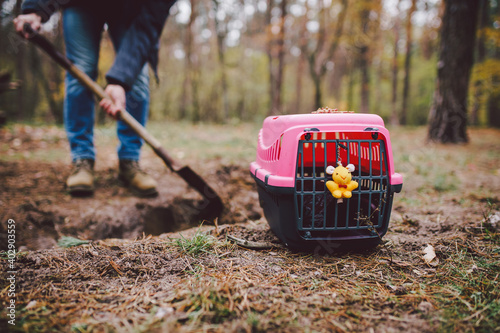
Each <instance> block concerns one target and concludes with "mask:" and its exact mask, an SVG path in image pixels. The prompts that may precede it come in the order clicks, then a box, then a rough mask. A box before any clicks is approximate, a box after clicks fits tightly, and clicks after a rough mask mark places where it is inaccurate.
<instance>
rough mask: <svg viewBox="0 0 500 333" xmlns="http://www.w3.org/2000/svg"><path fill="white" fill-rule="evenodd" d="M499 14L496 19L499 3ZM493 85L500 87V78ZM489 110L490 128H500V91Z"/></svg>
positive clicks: (499, 51) (499, 54)
mask: <svg viewBox="0 0 500 333" xmlns="http://www.w3.org/2000/svg"><path fill="white" fill-rule="evenodd" d="M496 7H497V8H496V9H497V12H496V17H499V16H500V5H499V4H498V1H497V6H496ZM493 58H495V59H497V60H500V46H499V45H498V44H496V45H495V46H494V49H493ZM492 81H493V82H492V83H493V86H499V85H500V77H498V76H494V77H493V78H492ZM487 110H488V121H489V125H490V126H494V127H498V128H500V94H499V93H498V91H497V92H496V93H493V94H492V95H491V96H490V97H489V100H488V105H487Z"/></svg>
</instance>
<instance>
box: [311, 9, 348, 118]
mask: <svg viewBox="0 0 500 333" xmlns="http://www.w3.org/2000/svg"><path fill="white" fill-rule="evenodd" d="M319 3H320V8H319V31H318V33H317V36H318V37H317V39H316V46H315V47H314V49H313V50H308V48H307V43H305V44H304V45H303V47H302V52H303V53H304V55H305V56H306V58H307V61H308V64H309V73H310V75H311V79H312V81H313V84H314V89H315V92H314V106H315V108H320V107H322V106H324V105H322V104H323V101H322V92H321V86H322V82H323V79H324V77H325V74H326V72H327V64H328V62H329V61H331V60H332V58H333V55H334V54H335V51H336V50H337V48H338V46H339V43H340V38H341V37H342V34H343V30H344V22H345V18H346V13H347V5H348V1H347V0H341V1H340V4H341V5H342V8H341V10H340V12H339V13H338V15H337V22H336V23H335V27H334V28H332V29H330V28H329V27H327V26H326V21H327V17H329V12H328V11H327V9H328V8H324V7H323V5H324V4H323V2H322V1H320V2H319ZM333 5H334V2H333V1H332V2H331V6H333ZM307 10H308V9H307ZM306 16H307V13H306ZM327 29H328V33H327ZM330 36H331V37H330ZM327 44H329V46H327ZM327 47H328V48H327Z"/></svg>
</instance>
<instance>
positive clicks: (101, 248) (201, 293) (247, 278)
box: [0, 131, 500, 332]
mask: <svg viewBox="0 0 500 333" xmlns="http://www.w3.org/2000/svg"><path fill="white" fill-rule="evenodd" d="M35 133H37V131H35ZM398 134H399V135H401V136H404V140H405V141H404V143H401V144H398V143H395V144H394V149H395V150H396V152H395V155H397V154H399V156H401V155H404V154H407V155H408V156H407V158H406V157H404V156H403V157H401V160H400V161H399V164H397V168H398V170H401V171H402V173H404V176H405V184H404V191H405V193H403V194H401V195H400V196H399V197H398V195H396V201H395V204H394V207H393V214H392V219H391V225H390V229H389V233H388V234H387V235H386V236H385V237H384V241H385V244H384V245H382V246H379V247H377V248H375V249H374V250H372V251H369V252H365V253H357V254H345V253H344V254H332V255H318V254H309V253H295V252H291V251H289V250H288V249H286V248H285V247H284V246H283V245H282V244H281V243H280V242H279V241H278V240H277V238H276V237H275V236H274V235H273V233H272V232H271V231H270V230H269V228H268V226H267V223H266V221H265V219H264V218H263V213H262V210H261V208H260V207H259V200H258V196H257V192H256V188H255V184H254V182H253V180H252V179H251V177H250V175H249V172H248V165H244V164H242V165H220V164H219V162H217V161H212V162H207V161H205V162H204V164H203V167H201V162H200V165H196V164H195V165H191V166H192V167H193V169H195V170H197V172H198V171H199V173H200V175H201V176H202V177H203V178H204V179H206V180H208V182H209V183H210V185H211V186H212V187H213V188H214V189H215V190H216V191H217V192H218V193H219V194H220V195H221V197H222V198H223V201H224V203H225V210H224V212H223V214H222V215H221V216H220V217H219V218H218V219H216V220H213V219H207V214H208V213H207V212H206V211H204V209H203V208H201V207H202V203H203V200H202V198H201V197H200V195H199V194H198V193H196V192H195V191H193V190H191V189H189V188H188V187H187V185H186V184H185V182H184V181H183V180H182V179H180V178H179V177H178V176H176V175H175V174H172V173H171V172H169V171H168V170H167V169H166V167H164V166H163V165H162V164H161V163H158V162H157V158H156V157H155V156H154V155H153V154H152V153H151V152H147V153H145V157H144V160H143V166H144V168H145V169H146V171H148V172H149V173H150V174H152V175H153V176H154V177H155V178H156V179H157V180H158V181H159V185H160V186H159V192H160V195H159V196H158V197H157V198H153V199H141V198H136V197H134V196H133V195H131V194H130V192H129V191H128V189H126V188H124V187H123V186H121V184H120V183H119V182H118V180H117V178H116V170H115V168H114V163H115V162H116V161H114V160H99V161H98V163H97V170H96V188H97V190H96V193H95V195H94V196H93V197H90V198H71V197H70V196H69V195H68V194H66V193H65V190H64V182H65V179H66V177H67V176H68V174H69V172H70V166H69V164H68V163H65V162H63V161H61V160H60V159H56V160H54V161H46V162H43V161H41V160H40V159H38V160H35V159H30V158H26V159H24V158H18V159H15V160H8V161H2V160H0V220H1V221H2V225H1V226H0V233H2V235H3V237H2V244H1V248H6V238H5V234H6V232H7V231H6V227H7V223H6V222H5V221H7V219H14V220H15V221H16V237H17V238H16V246H17V248H18V250H20V251H28V252H25V253H24V254H21V255H19V256H18V257H17V259H16V269H17V277H18V278H17V284H16V290H17V307H18V319H19V320H21V319H20V318H23V319H22V321H20V322H21V324H19V325H20V326H19V325H18V326H17V330H19V331H46V330H56V331H68V332H69V331H79V332H87V331H102V332H107V331H128V330H136V331H151V330H157V331H173V330H175V331H220V332H225V331H233V332H245V331H247V332H250V331H287V332H288V331H290V332H301V331H304V330H314V331H370V332H387V331H402V330H405V331H408V332H424V331H428V332H432V331H436V330H437V329H439V328H443V326H444V328H447V329H449V330H459V331H460V330H475V328H478V327H479V328H482V329H485V328H486V330H487V329H488V327H489V326H486V327H484V326H481V325H486V324H485V323H489V322H488V320H489V319H488V318H489V317H487V316H489V314H490V313H491V311H496V310H495V309H500V304H499V307H498V308H495V306H488V307H487V308H485V309H484V310H482V311H483V312H480V313H478V311H481V309H482V308H475V307H474V306H473V305H471V304H472V303H471V302H472V301H471V298H468V297H469V296H466V295H469V294H468V293H467V292H466V290H469V289H467V288H469V287H468V286H467V288H466V287H463V289H462V291H461V293H458V292H457V291H454V290H455V289H453V287H450V286H448V285H447V283H449V282H450V281H453V282H454V283H456V284H457V285H459V281H462V280H461V279H460V278H459V277H460V276H461V275H450V274H452V273H450V272H451V271H453V269H454V268H457V270H459V268H460V269H461V270H463V271H464V272H465V271H467V270H471V271H472V272H477V274H481V278H482V279H487V281H490V280H491V281H493V282H494V283H498V277H499V274H500V266H499V265H498V263H499V260H500V258H499V256H500V253H499V252H498V248H499V244H500V241H499V239H500V237H498V229H497V228H498V225H494V224H492V225H488V226H487V228H486V226H485V225H486V224H488V220H487V218H488V217H491V216H492V215H495V214H499V213H498V203H499V199H498V193H500V180H499V179H500V177H499V175H500V173H499V171H500V169H498V165H499V161H500V158H499V156H500V146H499V145H498V142H500V133H499V132H495V131H489V132H487V131H483V132H481V133H480V132H474V133H473V134H472V141H473V142H472V143H471V145H469V146H459V147H451V146H439V145H427V146H425V148H421V147H420V148H412V149H410V150H408V148H407V147H405V144H408V142H413V141H416V140H419V139H418V138H419V137H421V135H422V131H420V132H418V131H417V132H410V133H409V134H403V133H398ZM0 135H1V140H2V141H3V142H6V143H7V145H8V147H9V148H8V150H6V151H7V153H8V154H10V155H14V154H20V156H22V154H26V153H27V152H30V151H43V150H44V149H48V148H47V142H49V143H50V146H51V147H54V146H58V145H59V146H61V147H63V146H64V145H65V143H64V140H59V139H57V138H61V137H62V135H61V133H60V132H59V131H55V132H54V133H47V132H43V131H42V132H41V134H36V135H35V137H34V134H33V131H30V132H29V133H24V134H23V133H22V131H18V132H17V133H16V135H12V132H9V131H3V132H0ZM40 136H41V137H43V138H44V139H40V138H39V137H40ZM52 138H55V139H52ZM16 139H17V140H19V141H16V142H15V143H14V142H13V141H14V140H16ZM50 140H52V141H50ZM103 149H109V152H111V149H113V148H109V147H105V148H103ZM460 154H462V155H463V158H461V159H459V160H460V161H462V162H460V163H462V164H457V163H458V162H457V160H456V159H455V160H453V159H451V158H449V156H457V155H460ZM103 155H104V156H106V155H105V154H102V151H101V156H103ZM16 156H17V155H16ZM27 157H28V156H27ZM450 163H451V164H450ZM470 175H473V176H470ZM443 179H444V180H443ZM485 218H486V219H485ZM201 221H204V223H203V226H202V227H201V228H200V227H199V225H200V222H201ZM181 230H184V231H183V232H182V233H180V234H179V233H178V232H179V231H181ZM206 234H208V235H210V237H213V238H211V239H212V240H213V242H214V243H211V245H210V248H209V250H207V251H206V252H200V253H197V254H189V253H188V252H186V251H187V250H186V249H185V248H183V246H182V244H181V243H179V241H178V240H182V239H191V238H192V237H196V236H197V235H206ZM228 234H229V235H232V236H235V237H238V238H243V239H246V240H250V241H257V242H268V243H272V244H274V245H275V247H273V248H272V249H271V250H265V251H252V250H248V249H244V248H240V247H238V246H235V245H234V244H232V243H230V242H229V241H227V239H226V236H227V235H228ZM63 235H65V236H73V237H77V238H80V239H87V240H91V243H90V244H87V245H83V246H79V247H74V248H70V249H62V248H58V247H57V241H58V239H59V238H60V237H61V236H63ZM148 235H152V236H148ZM426 244H432V245H433V246H434V248H435V250H436V254H437V256H438V259H439V260H440V265H439V266H433V265H428V264H425V263H424V261H423V260H422V255H421V252H420V251H421V250H422V248H423V247H425V246H426ZM461 255H463V257H460V256H461ZM483 259H487V260H489V262H490V263H492V265H490V266H484V267H482V266H480V265H479V262H481V260H483ZM473 263H474V265H473ZM476 263H477V265H476ZM485 267H486V268H485ZM457 274H459V273H457ZM4 275H5V276H6V272H2V276H1V277H2V280H1V281H2V285H1V286H0V287H2V289H3V291H2V292H1V293H0V298H1V299H2V302H3V300H7V292H6V290H7V288H6V286H7V282H5V281H6V280H5V276H4ZM495 276H496V277H495ZM467 279H468V280H470V277H469V278H467ZM488 279H489V280H488ZM464 281H465V282H461V283H463V284H464V285H465V283H467V282H466V281H467V280H466V279H464ZM441 286H442V287H441ZM478 288H480V287H478ZM480 290H481V289H480ZM486 291H487V290H484V291H483V292H485V293H486ZM473 292H477V290H472V289H471V291H470V294H471V295H472V294H473ZM489 293H490V294H491V295H493V296H492V297H497V296H499V293H498V288H496V289H493V291H491V290H489ZM495 295H496V296H495ZM448 299H457V300H460V302H459V301H457V303H458V304H461V307H459V309H460V311H462V312H460V313H459V315H458V317H457V318H459V319H457V320H455V319H450V318H454V317H453V316H454V315H456V314H451V315H450V314H447V313H448V312H447V306H446V305H447V303H446V302H447V301H445V300H448ZM497 303H498V302H497ZM464 304H469V305H467V306H466V305H464ZM457 307H458V306H457ZM478 309H479V310H478ZM493 314H494V313H493ZM497 314H498V313H497ZM481 316H483V317H481ZM469 317H470V319H474V321H471V320H466V321H464V320H462V319H464V318H469ZM4 318H5V312H2V319H1V320H0V324H1V325H0V328H1V326H2V325H7V324H6V322H5V319H4ZM480 318H483V319H481V320H479V319H480ZM485 318H486V319H485ZM481 321H482V322H481ZM446 322H449V323H452V324H451V325H452V326H446V325H447V324H445V323H446ZM18 323H19V321H18ZM23 325H24V326H23ZM478 325H479V326H478ZM488 325H489V324H488Z"/></svg>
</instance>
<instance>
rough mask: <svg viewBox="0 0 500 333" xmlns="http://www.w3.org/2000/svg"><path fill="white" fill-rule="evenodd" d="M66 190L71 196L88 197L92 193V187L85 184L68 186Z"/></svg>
mask: <svg viewBox="0 0 500 333" xmlns="http://www.w3.org/2000/svg"><path fill="white" fill-rule="evenodd" d="M68 192H69V194H71V196H73V197H89V196H91V195H93V194H94V188H93V187H90V186H85V185H79V186H72V187H70V188H68Z"/></svg>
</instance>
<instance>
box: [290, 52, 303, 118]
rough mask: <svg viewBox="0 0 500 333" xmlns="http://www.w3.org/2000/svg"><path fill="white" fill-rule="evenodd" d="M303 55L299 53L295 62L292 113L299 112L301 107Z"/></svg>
mask: <svg viewBox="0 0 500 333" xmlns="http://www.w3.org/2000/svg"><path fill="white" fill-rule="evenodd" d="M305 62H306V61H305V59H304V55H303V54H302V53H301V54H300V56H299V61H298V63H297V78H296V81H295V103H294V105H293V112H294V113H301V107H302V80H303V77H304V67H305Z"/></svg>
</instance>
